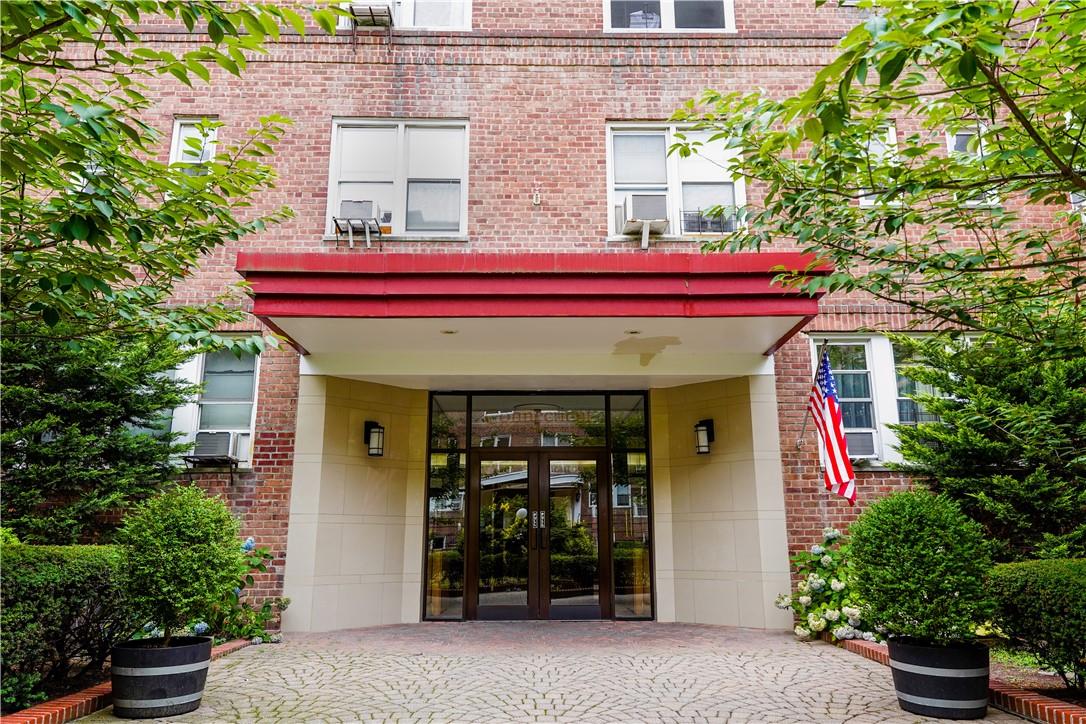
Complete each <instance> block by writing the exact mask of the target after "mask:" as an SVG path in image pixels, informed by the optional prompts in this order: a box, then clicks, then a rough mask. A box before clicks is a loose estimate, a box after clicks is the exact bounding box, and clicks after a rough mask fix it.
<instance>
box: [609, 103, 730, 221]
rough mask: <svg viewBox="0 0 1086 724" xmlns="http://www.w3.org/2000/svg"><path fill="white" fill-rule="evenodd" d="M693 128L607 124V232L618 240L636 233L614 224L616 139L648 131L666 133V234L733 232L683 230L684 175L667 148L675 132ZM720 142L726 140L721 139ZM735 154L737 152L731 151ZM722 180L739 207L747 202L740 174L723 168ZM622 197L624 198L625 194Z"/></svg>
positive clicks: (616, 197)
mask: <svg viewBox="0 0 1086 724" xmlns="http://www.w3.org/2000/svg"><path fill="white" fill-rule="evenodd" d="M693 131H694V129H693V128H690V127H689V126H684V125H682V124H674V123H611V124H608V125H607V234H608V236H609V237H610V238H613V239H616V240H630V239H633V238H635V237H634V236H628V235H623V234H622V230H621V229H619V228H617V227H616V225H615V207H616V206H617V205H618V204H619V195H618V194H617V193H615V142H614V138H615V136H616V135H634V136H637V135H646V134H648V133H662V134H664V153H665V154H666V159H665V163H666V169H667V183H666V186H667V218H668V230H667V232H666V233H665V234H664V238H665V239H666V238H676V237H682V238H695V239H705V238H714V237H715V238H720V237H721V236H724V235H726V234H728V233H730V232H723V233H721V232H717V231H710V232H703V233H695V232H690V233H684V232H683V230H682V218H680V215H679V212H680V211H682V203H683V179H682V174H681V172H680V161H681V159H680V157H679V154H677V153H667V150H668V149H670V148H671V146H672V145H673V144H674V143H676V142H677V140H678V139H677V138H675V134H676V133H690V132H693ZM717 143H723V141H718V142H717ZM731 155H735V154H731ZM691 183H704V182H700V181H694V182H691ZM719 183H721V184H726V183H730V184H731V185H732V192H733V195H734V196H735V206H736V208H742V207H743V206H745V205H746V203H747V193H746V186H745V185H744V183H743V179H742V178H741V177H740V178H728V177H727V174H726V173H725V171H724V169H720V180H719ZM622 201H623V202H624V201H625V196H623V198H622Z"/></svg>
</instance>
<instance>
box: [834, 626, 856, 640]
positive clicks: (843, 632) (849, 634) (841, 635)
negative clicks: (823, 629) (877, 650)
mask: <svg viewBox="0 0 1086 724" xmlns="http://www.w3.org/2000/svg"><path fill="white" fill-rule="evenodd" d="M833 637H834V638H835V639H851V638H856V629H854V628H852V627H851V626H838V627H837V628H835V629H834V630H833Z"/></svg>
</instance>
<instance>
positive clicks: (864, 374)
mask: <svg viewBox="0 0 1086 724" xmlns="http://www.w3.org/2000/svg"><path fill="white" fill-rule="evenodd" d="M829 353H830V370H831V371H832V372H833V378H834V381H836V383H837V394H838V397H839V400H840V402H841V417H842V419H843V421H844V426H845V442H846V443H847V444H848V451H849V455H850V456H851V457H854V458H864V457H865V458H870V457H876V455H877V453H876V451H877V445H876V442H877V434H878V433H877V430H876V427H875V400H874V396H873V394H872V385H871V372H870V366H869V365H868V361H867V345H866V344H830V345H829Z"/></svg>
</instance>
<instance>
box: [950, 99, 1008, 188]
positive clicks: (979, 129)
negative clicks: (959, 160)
mask: <svg viewBox="0 0 1086 724" xmlns="http://www.w3.org/2000/svg"><path fill="white" fill-rule="evenodd" d="M987 132H988V124H987V123H985V122H984V121H980V120H976V121H962V122H961V123H960V124H957V125H952V126H947V128H946V152H947V156H953V155H955V154H958V153H959V152H958V151H955V150H954V139H955V138H956V137H957V135H958V134H959V133H969V134H971V135H974V136H976V137H977V147H976V149H975V150H973V151H969V152H968V155H971V156H973V157H974V158H975V159H976V160H977V161H978V162H979V161H980V158H981V156H983V155H984V150H985V144H984V134H985V133H987ZM959 193H960V192H959ZM1000 203H1001V202H1000V198H999V194H998V193H996V192H995V191H988V192H986V193H985V194H984V195H983V196H982V197H977V198H969V199H964V200H963V201H962V202H961V205H962V206H965V207H966V208H970V209H990V208H993V207H996V206H999V205H1000Z"/></svg>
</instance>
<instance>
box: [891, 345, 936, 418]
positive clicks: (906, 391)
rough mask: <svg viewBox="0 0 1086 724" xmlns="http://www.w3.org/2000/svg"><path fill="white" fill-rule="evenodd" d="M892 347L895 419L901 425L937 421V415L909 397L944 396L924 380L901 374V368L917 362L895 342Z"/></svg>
mask: <svg viewBox="0 0 1086 724" xmlns="http://www.w3.org/2000/svg"><path fill="white" fill-rule="evenodd" d="M893 349H894V376H895V377H896V379H897V421H898V423H899V424H902V425H915V424H917V423H918V422H938V421H939V416H938V415H934V414H932V413H930V412H928V411H927V410H925V409H924V406H923V405H921V404H920V403H919V402H917V401H916V400H913V399H911V398H912V397H913V396H915V395H934V396H937V397H946V395H944V394H943V393H942V392H941V391H940V390H939V389H937V388H935V387H932V386H931V385H929V384H927V383H926V382H917V381H915V380H910V379H909V378H908V377H905V376H904V375H903V374H901V370H902V369H903V368H905V367H908V366H909V365H915V364H917V360H916V359H915V358H913V356H912V355H911V354H909V352H908V350H906V349H904V348H902V347H901V345H897V344H895V345H894V346H893Z"/></svg>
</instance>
